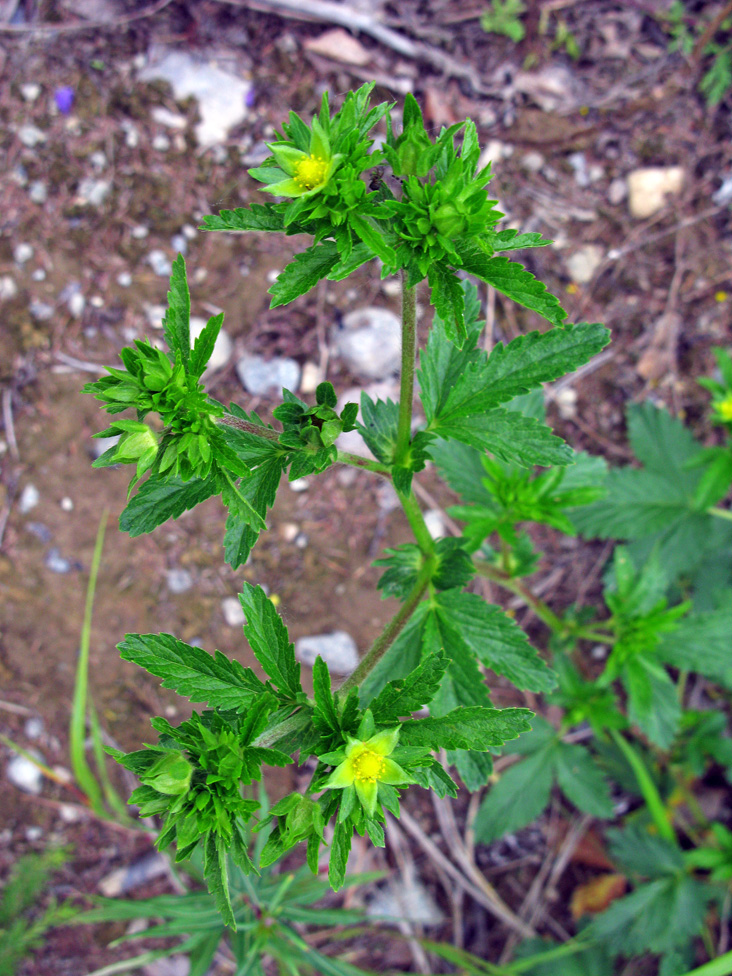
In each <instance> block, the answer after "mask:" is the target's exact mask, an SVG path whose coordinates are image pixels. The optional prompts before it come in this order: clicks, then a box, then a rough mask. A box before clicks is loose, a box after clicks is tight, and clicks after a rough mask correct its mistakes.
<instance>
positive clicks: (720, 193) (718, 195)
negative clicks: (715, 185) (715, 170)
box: [712, 173, 732, 207]
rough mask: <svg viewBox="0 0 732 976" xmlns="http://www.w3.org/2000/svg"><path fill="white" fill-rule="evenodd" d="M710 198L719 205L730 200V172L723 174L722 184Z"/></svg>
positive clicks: (731, 180) (731, 176)
mask: <svg viewBox="0 0 732 976" xmlns="http://www.w3.org/2000/svg"><path fill="white" fill-rule="evenodd" d="M712 200H713V201H714V203H716V204H717V206H719V207H723V206H724V205H725V204H727V203H729V202H730V200H732V173H730V174H729V175H728V176H725V178H724V179H723V181H722V185H721V186H720V187H719V189H718V190H716V191H715V192H714V193H713V194H712Z"/></svg>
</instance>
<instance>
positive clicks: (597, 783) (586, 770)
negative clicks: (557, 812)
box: [554, 742, 613, 819]
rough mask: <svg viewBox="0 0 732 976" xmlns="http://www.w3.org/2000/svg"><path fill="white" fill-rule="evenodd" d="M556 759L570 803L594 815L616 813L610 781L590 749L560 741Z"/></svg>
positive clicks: (605, 817) (606, 817)
mask: <svg viewBox="0 0 732 976" xmlns="http://www.w3.org/2000/svg"><path fill="white" fill-rule="evenodd" d="M554 762H555V772H556V777H557V780H558V782H559V788H560V789H561V791H562V792H563V793H564V795H565V796H566V797H567V799H568V800H570V802H572V803H573V804H574V805H575V806H576V807H577V808H578V809H579V810H582V812H583V813H590V814H592V816H593V817H599V818H601V819H610V818H611V817H612V816H613V804H612V800H611V799H610V791H609V790H608V786H607V783H606V782H605V778H604V776H603V775H602V773H601V772H600V768H599V766H598V765H597V763H596V762H595V760H594V759H593V757H592V756H591V755H590V753H589V752H588V751H587V749H584V748H583V747H582V746H578V745H569V744H568V743H566V742H559V743H557V751H556V753H555V760H554Z"/></svg>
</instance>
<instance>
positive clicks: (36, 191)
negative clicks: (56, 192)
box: [28, 180, 48, 204]
mask: <svg viewBox="0 0 732 976" xmlns="http://www.w3.org/2000/svg"><path fill="white" fill-rule="evenodd" d="M28 196H29V197H30V199H31V201H32V202H33V203H38V204H41V203H45V202H46V200H48V187H47V186H46V184H45V183H44V182H43V180H34V181H33V182H32V183H31V185H30V189H29V190H28Z"/></svg>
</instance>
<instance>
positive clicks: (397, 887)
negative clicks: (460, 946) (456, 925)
mask: <svg viewBox="0 0 732 976" xmlns="http://www.w3.org/2000/svg"><path fill="white" fill-rule="evenodd" d="M410 875H413V872H412V871H409V872H406V873H405V875H404V877H398V878H392V879H390V880H389V881H388V883H387V884H386V885H385V886H384V887H383V888H379V889H378V890H377V892H376V894H375V895H374V897H373V898H372V899H371V901H370V902H369V904H368V907H367V909H366V911H367V914H368V915H370V916H371V917H372V918H386V919H388V920H389V921H391V922H393V921H394V920H395V919H399V918H403V919H406V920H407V921H409V922H412V923H414V924H416V925H424V926H430V925H441V924H442V923H443V922H444V920H445V916H444V915H443V913H442V912H441V911H440V908H439V906H438V905H437V903H436V902H435V900H434V898H433V897H432V895H431V894H430V893H429V891H428V890H427V888H425V886H424V885H423V884H422V882H421V881H419V880H418V879H416V878H414V877H413V876H411V877H410Z"/></svg>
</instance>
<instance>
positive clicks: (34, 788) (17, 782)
mask: <svg viewBox="0 0 732 976" xmlns="http://www.w3.org/2000/svg"><path fill="white" fill-rule="evenodd" d="M5 773H6V775H7V778H8V779H9V780H10V782H11V783H12V784H13V786H17V787H18V789H19V790H23V792H25V793H32V794H33V795H34V796H38V794H39V793H40V792H41V789H42V787H43V773H42V772H41V771H40V769H39V768H38V766H36V764H35V763H32V762H31V761H30V759H26V758H25V756H13V758H12V759H11V760H10V762H9V763H8V765H7V769H6V770H5Z"/></svg>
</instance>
